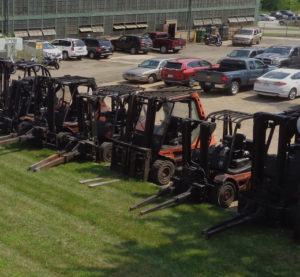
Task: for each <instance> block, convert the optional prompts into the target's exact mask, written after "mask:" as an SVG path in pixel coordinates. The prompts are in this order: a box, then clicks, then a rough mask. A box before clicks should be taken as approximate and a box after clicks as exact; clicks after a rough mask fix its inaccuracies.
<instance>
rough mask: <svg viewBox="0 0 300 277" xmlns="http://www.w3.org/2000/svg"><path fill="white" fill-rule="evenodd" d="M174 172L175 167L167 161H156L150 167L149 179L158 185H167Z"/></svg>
mask: <svg viewBox="0 0 300 277" xmlns="http://www.w3.org/2000/svg"><path fill="white" fill-rule="evenodd" d="M174 172H175V165H174V163H173V162H172V161H169V160H156V161H155V162H154V163H153V165H152V167H151V179H152V180H153V181H154V182H155V183H156V184H158V185H160V186H164V185H167V184H169V182H170V180H171V177H172V176H173V174H174Z"/></svg>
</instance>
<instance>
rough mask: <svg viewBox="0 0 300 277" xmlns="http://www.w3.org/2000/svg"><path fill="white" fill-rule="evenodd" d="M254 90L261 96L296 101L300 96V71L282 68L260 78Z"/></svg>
mask: <svg viewBox="0 0 300 277" xmlns="http://www.w3.org/2000/svg"><path fill="white" fill-rule="evenodd" d="M254 90H255V91H256V92H257V93H258V94H261V95H268V96H278V97H283V98H288V99H290V100H293V99H295V98H296V97H297V96H298V95H300V70H298V69H289V68H280V69H275V70H273V71H270V72H268V73H266V74H264V75H263V76H261V77H259V78H258V79H257V80H256V81H255V83H254Z"/></svg>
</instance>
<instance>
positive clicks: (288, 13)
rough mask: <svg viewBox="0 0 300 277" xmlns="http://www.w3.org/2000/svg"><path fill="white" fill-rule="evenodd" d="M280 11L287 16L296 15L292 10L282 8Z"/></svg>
mask: <svg viewBox="0 0 300 277" xmlns="http://www.w3.org/2000/svg"><path fill="white" fill-rule="evenodd" d="M280 13H281V14H283V15H285V16H287V17H292V16H295V15H296V14H295V13H293V12H292V11H290V10H282V11H280Z"/></svg>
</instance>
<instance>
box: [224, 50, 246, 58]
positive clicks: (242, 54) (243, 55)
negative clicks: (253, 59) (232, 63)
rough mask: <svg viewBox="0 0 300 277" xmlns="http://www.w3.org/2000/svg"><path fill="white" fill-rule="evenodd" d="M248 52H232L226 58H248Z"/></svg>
mask: <svg viewBox="0 0 300 277" xmlns="http://www.w3.org/2000/svg"><path fill="white" fill-rule="evenodd" d="M249 53H250V50H233V51H232V52H231V53H230V54H229V55H228V57H231V58H248V57H249Z"/></svg>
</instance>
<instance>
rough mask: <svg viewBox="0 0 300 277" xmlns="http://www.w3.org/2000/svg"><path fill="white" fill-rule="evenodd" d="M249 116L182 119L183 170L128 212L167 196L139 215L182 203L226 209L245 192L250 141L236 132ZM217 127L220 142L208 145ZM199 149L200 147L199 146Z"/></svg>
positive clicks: (229, 114) (226, 112)
mask: <svg viewBox="0 0 300 277" xmlns="http://www.w3.org/2000/svg"><path fill="white" fill-rule="evenodd" d="M252 118H253V115H251V114H248V113H243V112H236V111H231V110H222V111H218V112H214V113H211V114H210V115H208V116H207V118H206V120H201V121H197V120H189V119H182V126H181V127H182V134H183V136H182V137H183V141H182V144H183V170H182V171H177V172H176V173H175V175H174V176H173V178H172V180H173V184H172V185H170V186H168V187H166V188H164V189H161V190H160V191H159V192H158V193H157V194H155V195H152V196H150V197H148V198H147V199H145V200H144V201H142V202H140V203H138V204H136V205H134V206H132V207H131V208H130V210H134V209H136V208H138V207H141V206H144V205H146V204H149V203H150V202H152V201H154V200H156V199H158V198H161V197H165V196H167V195H171V198H169V199H168V200H166V201H164V202H162V203H160V204H159V205H156V206H154V207H151V208H149V209H147V210H143V211H141V213H140V214H141V215H144V214H147V213H150V212H153V211H155V210H158V209H160V208H163V207H166V206H169V205H171V204H174V203H175V204H178V203H181V202H183V201H184V200H187V199H189V200H192V201H194V202H198V203H199V202H200V203H201V202H204V201H206V202H213V203H215V204H217V205H219V206H221V207H229V206H230V205H231V204H232V202H233V201H234V200H236V199H237V195H238V192H239V191H241V190H245V189H247V184H248V183H249V179H250V173H251V157H250V156H251V150H252V141H251V140H249V139H246V136H245V135H244V134H241V133H238V130H239V129H240V128H241V126H242V123H243V122H244V121H245V120H251V119H252ZM218 121H219V122H221V124H220V129H222V130H223V135H222V138H221V143H220V144H218V145H215V144H211V142H212V140H213V139H214V138H213V133H214V132H215V130H216V127H217V126H218V125H217V123H218V124H219V122H218ZM194 130H196V131H197V132H198V134H199V135H198V141H197V143H196V147H195V148H194V149H192V147H191V138H192V133H193V132H194ZM200 146H201V147H200Z"/></svg>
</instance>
